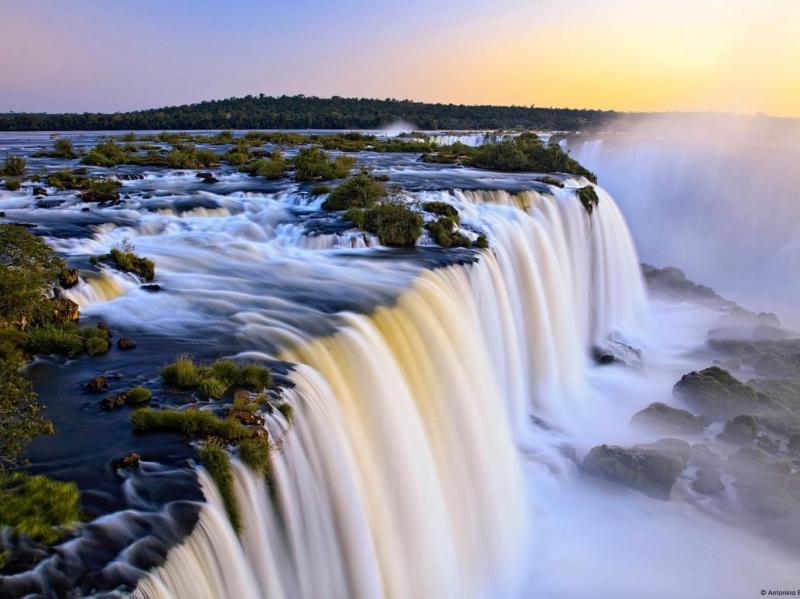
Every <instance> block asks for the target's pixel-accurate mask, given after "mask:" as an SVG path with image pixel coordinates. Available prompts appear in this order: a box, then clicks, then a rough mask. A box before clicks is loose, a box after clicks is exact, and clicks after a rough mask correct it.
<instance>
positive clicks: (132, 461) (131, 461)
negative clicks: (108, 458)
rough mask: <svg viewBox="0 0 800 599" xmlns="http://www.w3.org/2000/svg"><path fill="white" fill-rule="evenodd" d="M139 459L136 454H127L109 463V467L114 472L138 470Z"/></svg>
mask: <svg viewBox="0 0 800 599" xmlns="http://www.w3.org/2000/svg"><path fill="white" fill-rule="evenodd" d="M140 459H141V458H140V457H139V454H138V453H135V452H134V453H129V454H126V455H124V456H122V457H119V458H116V459H115V460H114V461H113V462H111V467H112V468H113V469H114V470H117V469H119V468H138V467H139V460H140Z"/></svg>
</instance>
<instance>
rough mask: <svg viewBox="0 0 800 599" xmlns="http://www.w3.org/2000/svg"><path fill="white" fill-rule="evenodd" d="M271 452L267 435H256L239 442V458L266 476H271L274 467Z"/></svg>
mask: <svg viewBox="0 0 800 599" xmlns="http://www.w3.org/2000/svg"><path fill="white" fill-rule="evenodd" d="M269 452H270V446H269V440H268V439H267V438H266V437H254V438H252V439H245V440H244V441H242V442H241V443H239V459H240V460H242V462H244V463H245V464H247V465H248V466H249V467H250V468H251V469H253V470H254V471H255V472H258V473H259V474H261V475H263V476H265V477H266V478H269V475H270V471H271V469H272V465H271V463H270V459H269Z"/></svg>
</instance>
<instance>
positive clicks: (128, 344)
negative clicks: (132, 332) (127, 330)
mask: <svg viewBox="0 0 800 599" xmlns="http://www.w3.org/2000/svg"><path fill="white" fill-rule="evenodd" d="M117 347H118V348H119V349H121V350H122V351H127V350H129V349H134V348H136V342H135V341H134V340H133V339H129V338H128V337H120V338H119V339H118V340H117Z"/></svg>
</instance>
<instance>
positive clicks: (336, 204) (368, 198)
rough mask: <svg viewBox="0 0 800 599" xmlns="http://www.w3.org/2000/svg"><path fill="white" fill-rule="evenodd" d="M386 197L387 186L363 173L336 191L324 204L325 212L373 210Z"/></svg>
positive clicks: (351, 178)
mask: <svg viewBox="0 0 800 599" xmlns="http://www.w3.org/2000/svg"><path fill="white" fill-rule="evenodd" d="M385 195H386V186H385V185H384V184H383V183H382V182H381V181H377V180H375V179H374V178H373V177H370V176H369V175H368V174H367V173H364V172H361V173H358V174H356V175H354V176H353V177H350V178H349V179H347V180H346V181H345V182H344V183H342V184H341V185H339V186H338V187H337V188H336V189H334V190H333V191H332V192H331V193H330V195H329V196H328V197H327V198H326V199H325V201H324V202H323V203H322V209H323V210H348V209H349V208H371V207H372V206H374V205H375V203H376V202H377V201H378V200H380V199H381V198H382V197H384V196H385Z"/></svg>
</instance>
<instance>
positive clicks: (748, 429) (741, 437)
mask: <svg viewBox="0 0 800 599" xmlns="http://www.w3.org/2000/svg"><path fill="white" fill-rule="evenodd" d="M760 428H761V422H760V421H759V419H758V416H753V415H752V414H740V415H739V416H736V417H735V418H731V419H730V420H728V421H727V422H725V430H723V431H722V432H721V433H720V434H719V435H717V437H719V439H721V440H722V441H727V442H728V443H734V444H737V445H741V444H744V443H752V442H753V441H754V440H755V438H756V434H757V433H758V431H759V429H760Z"/></svg>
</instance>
